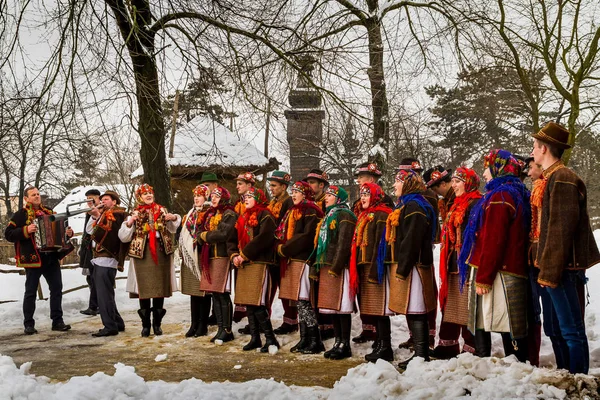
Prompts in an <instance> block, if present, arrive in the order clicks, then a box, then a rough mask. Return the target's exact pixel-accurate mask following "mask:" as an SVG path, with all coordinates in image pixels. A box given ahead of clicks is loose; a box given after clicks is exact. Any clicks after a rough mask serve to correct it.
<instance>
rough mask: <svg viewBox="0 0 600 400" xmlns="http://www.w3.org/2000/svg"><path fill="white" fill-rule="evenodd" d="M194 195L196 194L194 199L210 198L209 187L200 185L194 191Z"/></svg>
mask: <svg viewBox="0 0 600 400" xmlns="http://www.w3.org/2000/svg"><path fill="white" fill-rule="evenodd" d="M192 193H194V197H195V196H202V197H204V198H207V197H208V194H209V193H208V186H206V185H198V186H196V187H195V188H194V189H192Z"/></svg>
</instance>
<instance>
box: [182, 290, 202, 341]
mask: <svg viewBox="0 0 600 400" xmlns="http://www.w3.org/2000/svg"><path fill="white" fill-rule="evenodd" d="M199 314H200V297H198V296H190V315H191V318H192V322H191V324H190V329H189V330H188V331H187V332H186V333H185V337H192V336H194V335H195V334H196V331H197V330H198V322H199V319H200V315H199Z"/></svg>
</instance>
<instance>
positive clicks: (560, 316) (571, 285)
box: [542, 270, 590, 374]
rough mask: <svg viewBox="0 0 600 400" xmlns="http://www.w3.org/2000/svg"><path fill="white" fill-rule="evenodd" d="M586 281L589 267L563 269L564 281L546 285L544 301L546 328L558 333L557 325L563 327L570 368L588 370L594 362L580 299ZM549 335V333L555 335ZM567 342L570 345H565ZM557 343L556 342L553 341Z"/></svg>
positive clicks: (574, 371)
mask: <svg viewBox="0 0 600 400" xmlns="http://www.w3.org/2000/svg"><path fill="white" fill-rule="evenodd" d="M584 284H585V271H567V270H565V271H564V272H563V276H562V279H561V282H560V284H559V285H558V287H557V288H556V289H552V288H545V289H546V290H545V291H543V292H545V294H547V296H544V294H542V303H543V305H544V331H545V332H546V335H548V333H551V335H552V334H556V333H559V332H556V327H557V326H558V328H559V330H560V336H562V339H563V340H564V345H561V346H560V347H562V349H561V351H562V353H563V354H562V356H561V355H559V354H556V351H557V349H556V348H555V354H556V356H557V364H558V363H559V357H564V358H565V360H564V361H566V359H567V358H568V364H569V372H571V373H584V374H587V373H588V369H589V365H590V352H589V347H588V340H587V336H586V333H585V324H584V321H583V316H582V314H581V306H580V301H579V290H578V288H580V287H581V286H582V285H584ZM551 335H549V336H551ZM565 345H566V346H565ZM553 347H554V342H553Z"/></svg>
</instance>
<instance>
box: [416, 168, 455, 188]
mask: <svg viewBox="0 0 600 400" xmlns="http://www.w3.org/2000/svg"><path fill="white" fill-rule="evenodd" d="M451 174H452V170H451V169H444V168H443V167H442V166H441V165H438V166H436V167H434V168H430V169H428V170H427V171H425V173H424V174H423V181H425V184H426V185H427V187H428V188H430V187H432V186H435V185H437V184H440V183H442V182H443V181H447V182H449V181H450V176H451Z"/></svg>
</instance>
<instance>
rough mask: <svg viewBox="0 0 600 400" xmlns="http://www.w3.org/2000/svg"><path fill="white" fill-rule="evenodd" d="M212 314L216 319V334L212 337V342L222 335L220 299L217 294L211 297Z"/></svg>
mask: <svg viewBox="0 0 600 400" xmlns="http://www.w3.org/2000/svg"><path fill="white" fill-rule="evenodd" d="M212 298H213V313H214V315H215V318H216V319H217V333H216V334H215V336H213V337H212V338H211V339H210V341H211V342H214V341H215V340H217V339H218V338H219V336H221V334H222V333H223V316H222V315H221V298H220V297H219V294H218V293H214V294H213V296H212Z"/></svg>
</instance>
